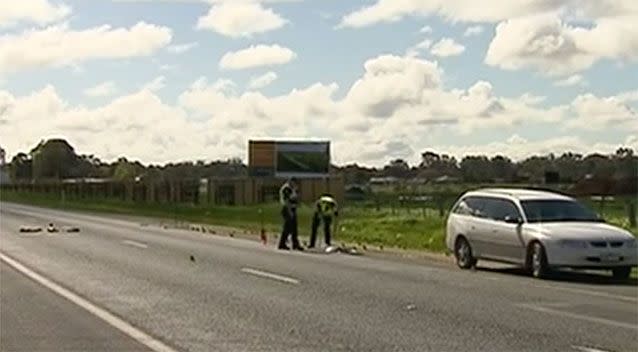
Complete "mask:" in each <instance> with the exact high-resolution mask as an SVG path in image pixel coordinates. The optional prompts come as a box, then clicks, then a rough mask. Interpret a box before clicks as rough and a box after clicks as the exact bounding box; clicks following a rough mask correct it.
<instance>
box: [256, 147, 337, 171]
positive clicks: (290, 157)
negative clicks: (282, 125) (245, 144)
mask: <svg viewBox="0 0 638 352" xmlns="http://www.w3.org/2000/svg"><path fill="white" fill-rule="evenodd" d="M249 150H250V152H249V154H250V155H249V169H250V174H251V175H252V176H275V177H282V178H283V177H286V178H287V177H299V178H303V177H326V176H328V175H329V173H330V142H288V141H283V142H279V141H277V142H254V141H251V142H250V147H249Z"/></svg>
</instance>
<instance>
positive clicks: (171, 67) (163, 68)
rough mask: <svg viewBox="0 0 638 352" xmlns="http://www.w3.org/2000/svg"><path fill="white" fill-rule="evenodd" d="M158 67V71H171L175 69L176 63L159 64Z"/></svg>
mask: <svg viewBox="0 0 638 352" xmlns="http://www.w3.org/2000/svg"><path fill="white" fill-rule="evenodd" d="M158 68H159V69H160V71H173V70H175V69H177V65H170V64H160V65H159V66H158Z"/></svg>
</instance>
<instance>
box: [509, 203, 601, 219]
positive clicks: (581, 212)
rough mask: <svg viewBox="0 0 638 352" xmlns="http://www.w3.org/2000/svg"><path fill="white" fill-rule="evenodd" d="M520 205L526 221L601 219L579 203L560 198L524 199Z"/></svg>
mask: <svg viewBox="0 0 638 352" xmlns="http://www.w3.org/2000/svg"><path fill="white" fill-rule="evenodd" d="M521 206H522V207H523V211H524V212H525V216H526V217H527V222H530V223H534V222H558V221H588V222H589V221H593V222H599V221H601V219H600V218H599V217H598V215H596V213H595V212H594V211H592V210H591V209H589V208H587V207H586V206H584V205H583V204H581V203H578V202H576V201H571V200H562V199H543V200H524V201H521Z"/></svg>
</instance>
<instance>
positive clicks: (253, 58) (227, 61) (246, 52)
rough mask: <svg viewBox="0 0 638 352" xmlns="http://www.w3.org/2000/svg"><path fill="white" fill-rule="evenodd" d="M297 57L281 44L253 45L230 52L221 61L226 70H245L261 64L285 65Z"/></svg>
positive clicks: (220, 63)
mask: <svg viewBox="0 0 638 352" xmlns="http://www.w3.org/2000/svg"><path fill="white" fill-rule="evenodd" d="M296 58H297V54H296V53H295V52H294V51H292V50H290V49H288V48H285V47H282V46H279V45H276V44H275V45H263V44H260V45H256V46H255V45H253V46H251V47H249V48H246V49H242V50H239V51H236V52H229V53H226V54H224V56H223V57H222V58H221V60H220V61H219V67H220V68H221V69H224V70H243V69H247V68H254V67H260V66H274V65H283V64H287V63H289V62H291V61H292V60H294V59H296Z"/></svg>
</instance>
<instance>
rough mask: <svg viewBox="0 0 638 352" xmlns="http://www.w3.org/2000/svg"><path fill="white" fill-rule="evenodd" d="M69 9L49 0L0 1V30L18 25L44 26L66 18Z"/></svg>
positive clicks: (69, 11)
mask: <svg viewBox="0 0 638 352" xmlns="http://www.w3.org/2000/svg"><path fill="white" fill-rule="evenodd" d="M70 13H71V8H70V7H69V6H67V5H64V4H55V3H52V2H51V1H49V0H4V1H0V28H2V27H10V26H14V25H16V24H19V23H36V24H38V25H46V24H48V23H52V22H56V21H59V20H62V19H63V18H65V17H67V16H68V15H69V14H70Z"/></svg>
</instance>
